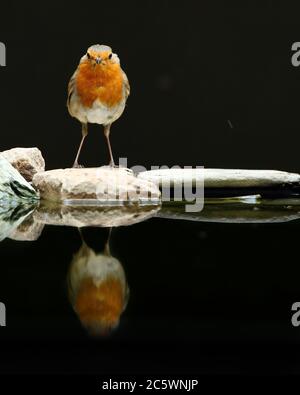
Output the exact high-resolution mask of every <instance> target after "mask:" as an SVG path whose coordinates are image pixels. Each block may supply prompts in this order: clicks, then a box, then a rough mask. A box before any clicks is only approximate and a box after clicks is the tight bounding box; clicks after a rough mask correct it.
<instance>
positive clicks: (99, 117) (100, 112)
mask: <svg viewBox="0 0 300 395" xmlns="http://www.w3.org/2000/svg"><path fill="white" fill-rule="evenodd" d="M124 108H125V99H123V100H122V101H121V103H119V104H117V105H116V106H113V107H107V106H105V105H103V104H101V103H100V101H99V100H96V101H95V102H94V103H93V106H92V107H90V108H89V107H84V106H83V105H82V104H81V103H80V101H79V100H78V96H77V94H76V93H74V94H73V95H72V98H71V100H70V104H69V111H70V114H71V115H72V116H73V117H75V118H77V119H78V120H79V121H80V122H82V123H87V122H88V123H98V124H100V125H107V124H109V123H112V122H114V121H116V120H117V119H118V118H119V117H120V116H121V115H122V113H123V111H124Z"/></svg>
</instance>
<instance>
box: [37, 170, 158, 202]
mask: <svg viewBox="0 0 300 395" xmlns="http://www.w3.org/2000/svg"><path fill="white" fill-rule="evenodd" d="M32 182H33V185H34V186H35V188H36V189H37V190H39V192H40V196H41V199H44V200H48V201H52V202H65V203H72V204H76V203H77V204H80V203H84V204H85V205H86V204H87V203H89V204H93V205H94V204H98V203H99V204H103V203H107V204H114V203H118V204H119V203H122V202H143V203H147V202H149V203H153V202H157V201H159V200H160V191H159V189H158V188H157V186H156V185H155V184H153V183H152V182H151V181H147V180H142V179H139V178H137V177H136V176H135V175H134V174H133V173H132V172H131V171H130V170H128V169H125V168H111V167H109V166H104V167H99V168H82V169H56V170H50V171H46V172H43V173H38V174H36V175H35V176H34V177H33V180H32Z"/></svg>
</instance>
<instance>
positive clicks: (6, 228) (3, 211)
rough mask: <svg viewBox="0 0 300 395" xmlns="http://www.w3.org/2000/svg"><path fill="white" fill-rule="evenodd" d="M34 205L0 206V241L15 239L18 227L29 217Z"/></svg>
mask: <svg viewBox="0 0 300 395" xmlns="http://www.w3.org/2000/svg"><path fill="white" fill-rule="evenodd" d="M34 208H35V206H34V205H28V204H24V205H13V206H11V205H10V206H5V205H3V206H0V241H2V240H4V239H5V238H6V237H10V238H12V239H13V238H15V239H18V238H17V237H15V236H16V235H17V233H18V227H21V226H22V224H24V223H25V222H26V221H27V218H29V217H30V216H31V213H32V212H33V210H34Z"/></svg>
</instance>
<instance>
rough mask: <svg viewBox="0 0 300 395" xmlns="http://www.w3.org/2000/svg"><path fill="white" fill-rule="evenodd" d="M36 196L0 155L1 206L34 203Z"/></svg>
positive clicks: (30, 187) (31, 188)
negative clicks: (26, 202)
mask: <svg viewBox="0 0 300 395" xmlns="http://www.w3.org/2000/svg"><path fill="white" fill-rule="evenodd" d="M37 199H38V194H37V193H36V191H35V190H34V188H33V187H32V186H31V185H30V184H29V183H28V182H27V181H26V180H25V179H24V178H23V177H22V176H21V174H20V173H19V172H18V171H17V170H16V169H15V168H14V167H12V165H11V164H10V163H9V162H8V161H7V160H6V159H5V158H4V157H3V156H2V155H1V154H0V200H1V205H2V207H3V206H8V207H10V206H16V205H18V204H20V203H22V202H24V201H35V200H37Z"/></svg>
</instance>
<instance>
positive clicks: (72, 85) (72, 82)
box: [67, 71, 76, 111]
mask: <svg viewBox="0 0 300 395" xmlns="http://www.w3.org/2000/svg"><path fill="white" fill-rule="evenodd" d="M75 81H76V71H75V73H74V74H73V75H72V77H71V79H70V81H69V84H68V99H67V106H68V109H69V111H70V101H71V97H72V95H73V93H74V91H75Z"/></svg>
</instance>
